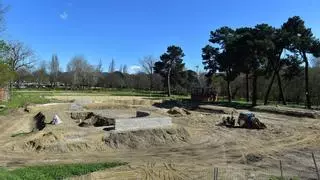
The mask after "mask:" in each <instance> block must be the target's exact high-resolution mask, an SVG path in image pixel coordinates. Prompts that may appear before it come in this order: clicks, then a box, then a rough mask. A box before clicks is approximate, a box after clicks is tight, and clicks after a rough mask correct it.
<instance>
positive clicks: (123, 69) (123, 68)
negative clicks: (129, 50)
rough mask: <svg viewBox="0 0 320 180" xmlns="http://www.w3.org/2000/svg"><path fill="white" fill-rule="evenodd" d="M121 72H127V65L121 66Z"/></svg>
mask: <svg viewBox="0 0 320 180" xmlns="http://www.w3.org/2000/svg"><path fill="white" fill-rule="evenodd" d="M122 73H123V74H128V66H127V65H126V64H125V65H123V67H122Z"/></svg>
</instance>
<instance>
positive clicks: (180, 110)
mask: <svg viewBox="0 0 320 180" xmlns="http://www.w3.org/2000/svg"><path fill="white" fill-rule="evenodd" d="M168 113H169V114H172V115H177V116H184V115H189V114H191V113H190V112H189V111H188V110H186V109H184V108H178V107H173V108H171V109H170V110H169V111H168Z"/></svg>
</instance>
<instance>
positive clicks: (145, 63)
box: [140, 56, 157, 91]
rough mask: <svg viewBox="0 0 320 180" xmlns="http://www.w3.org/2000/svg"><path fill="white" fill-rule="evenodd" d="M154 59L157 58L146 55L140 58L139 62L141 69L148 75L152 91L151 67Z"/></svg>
mask: <svg viewBox="0 0 320 180" xmlns="http://www.w3.org/2000/svg"><path fill="white" fill-rule="evenodd" d="M156 61H157V60H156V59H155V58H154V57H152V56H146V57H144V58H143V59H142V60H140V64H141V66H142V68H143V71H144V72H145V73H146V74H148V75H149V81H150V91H152V89H153V73H154V71H153V67H154V63H155V62H156Z"/></svg>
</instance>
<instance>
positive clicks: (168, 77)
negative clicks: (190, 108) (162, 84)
mask: <svg viewBox="0 0 320 180" xmlns="http://www.w3.org/2000/svg"><path fill="white" fill-rule="evenodd" d="M170 74H171V68H170V69H169V71H168V75H167V88H168V97H170V96H171V86H170Z"/></svg>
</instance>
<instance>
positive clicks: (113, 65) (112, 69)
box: [109, 59, 116, 73]
mask: <svg viewBox="0 0 320 180" xmlns="http://www.w3.org/2000/svg"><path fill="white" fill-rule="evenodd" d="M115 70H116V63H115V61H114V59H112V60H111V63H110V65H109V73H113V72H114V71H115Z"/></svg>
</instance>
